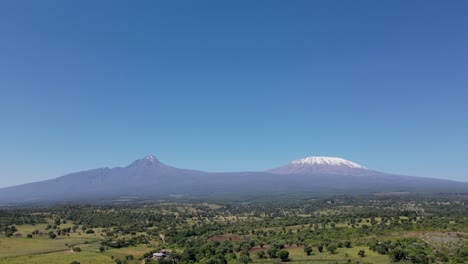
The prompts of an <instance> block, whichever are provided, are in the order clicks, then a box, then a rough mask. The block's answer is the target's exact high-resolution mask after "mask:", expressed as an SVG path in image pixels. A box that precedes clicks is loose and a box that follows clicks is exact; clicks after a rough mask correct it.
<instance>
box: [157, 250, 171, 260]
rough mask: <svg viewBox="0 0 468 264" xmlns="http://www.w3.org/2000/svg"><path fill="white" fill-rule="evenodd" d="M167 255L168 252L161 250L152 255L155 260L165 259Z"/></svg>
mask: <svg viewBox="0 0 468 264" xmlns="http://www.w3.org/2000/svg"><path fill="white" fill-rule="evenodd" d="M169 253H170V252H169V251H167V250H161V251H159V252H156V253H153V258H156V259H158V258H165V257H167V256H168V255H169Z"/></svg>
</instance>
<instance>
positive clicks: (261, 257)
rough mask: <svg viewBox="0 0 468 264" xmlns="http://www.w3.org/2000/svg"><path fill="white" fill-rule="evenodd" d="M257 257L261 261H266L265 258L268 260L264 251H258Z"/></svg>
mask: <svg viewBox="0 0 468 264" xmlns="http://www.w3.org/2000/svg"><path fill="white" fill-rule="evenodd" d="M257 257H258V258H259V259H264V258H266V253H265V251H263V250H260V251H257Z"/></svg>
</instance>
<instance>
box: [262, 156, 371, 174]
mask: <svg viewBox="0 0 468 264" xmlns="http://www.w3.org/2000/svg"><path fill="white" fill-rule="evenodd" d="M268 172H271V173H277V174H324V175H354V176H370V175H378V174H380V173H379V172H377V171H372V170H369V169H368V168H366V167H364V166H362V165H359V164H357V163H354V162H352V161H349V160H345V159H342V158H335V157H306V158H303V159H298V160H293V161H292V162H291V163H289V164H287V165H284V166H282V167H279V168H276V169H272V170H269V171H268Z"/></svg>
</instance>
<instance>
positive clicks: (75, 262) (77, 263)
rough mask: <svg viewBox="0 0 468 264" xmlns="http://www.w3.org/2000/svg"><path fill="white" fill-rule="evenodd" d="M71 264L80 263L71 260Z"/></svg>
mask: <svg viewBox="0 0 468 264" xmlns="http://www.w3.org/2000/svg"><path fill="white" fill-rule="evenodd" d="M71 264H80V263H79V262H78V261H76V260H75V261H72V262H71Z"/></svg>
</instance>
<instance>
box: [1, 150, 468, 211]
mask: <svg viewBox="0 0 468 264" xmlns="http://www.w3.org/2000/svg"><path fill="white" fill-rule="evenodd" d="M356 191H359V192H380V191H415V192H468V183H463V182H455V181H450V180H443V179H433V178H424V177H414V176H403V175H395V174H386V173H382V172H378V171H373V170H370V169H368V168H366V167H364V166H362V165H359V164H357V163H354V162H351V161H347V160H344V159H341V158H329V157H315V158H314V157H307V158H304V159H300V160H295V161H292V162H290V163H288V164H286V165H284V166H280V167H278V168H275V169H271V170H268V171H264V172H204V171H198V170H190V169H181V168H176V167H172V166H169V165H166V164H164V163H162V162H160V161H159V160H158V159H157V158H156V157H155V156H153V155H148V156H145V157H144V158H142V159H137V160H135V161H134V162H132V163H130V164H129V165H127V166H125V167H114V168H98V169H92V170H87V171H80V172H74V173H70V174H66V175H63V176H60V177H57V178H55V179H50V180H45V181H39V182H33V183H26V184H22V185H17V186H12V187H6V188H0V202H2V203H11V202H38V201H53V202H57V201H65V200H67V201H76V200H83V199H101V198H112V197H121V196H138V197H168V196H171V195H175V194H177V195H179V194H183V195H189V196H200V195H201V196H207V195H208V196H209V195H218V194H235V195H244V194H251V193H255V194H261V193H264V194H265V195H267V194H269V193H271V192H285V193H324V192H327V193H333V192H356Z"/></svg>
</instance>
